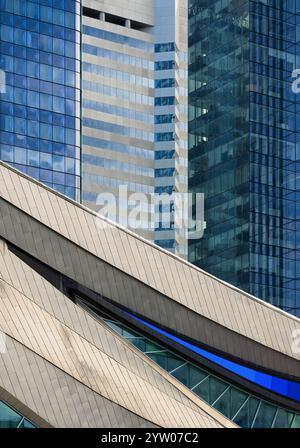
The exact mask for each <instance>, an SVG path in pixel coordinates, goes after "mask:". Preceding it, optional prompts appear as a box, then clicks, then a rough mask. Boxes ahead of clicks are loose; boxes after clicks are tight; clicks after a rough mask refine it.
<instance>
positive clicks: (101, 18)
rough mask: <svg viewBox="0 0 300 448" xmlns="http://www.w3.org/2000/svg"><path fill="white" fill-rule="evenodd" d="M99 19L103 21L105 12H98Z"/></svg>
mask: <svg viewBox="0 0 300 448" xmlns="http://www.w3.org/2000/svg"><path fill="white" fill-rule="evenodd" d="M99 18H100V20H102V21H103V22H105V12H100V17H99Z"/></svg>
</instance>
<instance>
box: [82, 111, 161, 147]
mask: <svg viewBox="0 0 300 448" xmlns="http://www.w3.org/2000/svg"><path fill="white" fill-rule="evenodd" d="M82 124H83V126H86V127H89V128H93V129H97V130H100V129H101V130H102V131H105V132H112V133H114V134H120V135H124V136H126V137H131V138H136V139H140V140H145V141H148V142H153V141H154V135H153V133H152V132H148V131H144V130H142V129H136V128H128V127H125V126H120V125H118V124H114V123H108V122H106V121H100V120H93V119H92V118H85V117H84V118H83V120H82Z"/></svg>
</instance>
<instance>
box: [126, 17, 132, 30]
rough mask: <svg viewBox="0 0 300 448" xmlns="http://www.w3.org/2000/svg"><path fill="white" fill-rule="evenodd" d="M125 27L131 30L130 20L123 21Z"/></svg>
mask: <svg viewBox="0 0 300 448" xmlns="http://www.w3.org/2000/svg"><path fill="white" fill-rule="evenodd" d="M125 26H126V28H131V20H130V19H126V20H125Z"/></svg>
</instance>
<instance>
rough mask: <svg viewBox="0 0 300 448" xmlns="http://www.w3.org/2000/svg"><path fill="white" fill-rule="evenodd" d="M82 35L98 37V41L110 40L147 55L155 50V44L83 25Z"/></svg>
mask: <svg viewBox="0 0 300 448" xmlns="http://www.w3.org/2000/svg"><path fill="white" fill-rule="evenodd" d="M82 33H83V34H87V35H88V36H93V37H97V38H98V39H104V40H109V41H111V42H115V43H117V44H123V45H128V46H130V47H133V48H137V49H140V50H143V51H146V52H147V53H151V52H153V48H154V46H153V44H151V43H148V42H144V41H142V40H139V39H134V38H132V37H127V36H122V35H120V34H116V33H112V32H109V31H104V30H101V29H97V28H93V27H91V26H87V25H83V27H82Z"/></svg>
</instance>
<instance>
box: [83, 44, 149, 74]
mask: <svg viewBox="0 0 300 448" xmlns="http://www.w3.org/2000/svg"><path fill="white" fill-rule="evenodd" d="M82 51H83V52H84V53H87V54H92V55H94V56H98V57H100V58H105V59H110V60H112V61H116V62H118V63H119V64H122V65H131V66H134V67H139V68H144V69H146V70H154V63H153V62H152V61H149V60H148V59H143V58H138V57H136V56H131V55H129V54H126V53H119V52H117V51H112V50H107V49H105V48H101V47H95V46H94V45H89V44H83V45H82ZM124 68H125V67H124Z"/></svg>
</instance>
